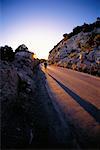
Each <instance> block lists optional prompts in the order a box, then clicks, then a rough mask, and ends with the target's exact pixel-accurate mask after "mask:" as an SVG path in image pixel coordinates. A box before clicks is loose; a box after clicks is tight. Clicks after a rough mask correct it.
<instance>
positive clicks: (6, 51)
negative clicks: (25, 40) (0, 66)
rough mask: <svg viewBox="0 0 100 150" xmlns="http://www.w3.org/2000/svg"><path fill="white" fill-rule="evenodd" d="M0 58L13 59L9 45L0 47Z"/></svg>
mask: <svg viewBox="0 0 100 150" xmlns="http://www.w3.org/2000/svg"><path fill="white" fill-rule="evenodd" d="M0 58H1V60H6V61H13V60H14V52H13V50H12V48H11V47H9V46H7V45H6V46H4V47H0Z"/></svg>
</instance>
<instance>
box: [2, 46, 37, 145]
mask: <svg viewBox="0 0 100 150" xmlns="http://www.w3.org/2000/svg"><path fill="white" fill-rule="evenodd" d="M7 48H8V47H7ZM5 49H6V47H4V48H3V47H2V48H0V52H1V54H2V52H3V51H5ZM8 49H9V48H8ZM11 53H13V52H12V51H11ZM8 54H10V53H8V51H6V53H3V54H2V57H1V59H0V67H1V69H0V70H1V71H0V102H1V123H2V124H1V140H2V141H1V145H2V148H14V147H15V148H18V147H20V148H21V147H25V146H27V145H28V144H31V142H32V140H33V137H34V131H33V130H34V125H33V124H34V122H35V120H34V117H33V112H34V111H33V110H34V109H35V106H34V102H35V99H36V83H35V70H36V68H37V66H38V63H39V61H38V60H35V59H34V58H33V54H32V53H31V52H29V51H24V50H23V51H22V49H21V51H20V50H19V51H18V52H16V53H15V54H14V55H13V59H11V57H8V56H10V55H8ZM5 56H6V57H5Z"/></svg>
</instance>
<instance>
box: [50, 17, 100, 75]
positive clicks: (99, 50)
mask: <svg viewBox="0 0 100 150" xmlns="http://www.w3.org/2000/svg"><path fill="white" fill-rule="evenodd" d="M63 36H64V38H63V39H62V40H61V41H60V42H59V43H58V44H57V45H56V46H54V48H53V49H52V50H51V51H50V52H49V57H48V62H49V64H54V65H57V66H61V67H66V68H69V69H73V70H76V71H82V72H86V73H89V74H93V75H97V76H100V18H97V21H96V22H94V23H93V24H86V23H84V25H82V26H77V27H76V28H74V29H73V32H71V33H69V34H64V35H63Z"/></svg>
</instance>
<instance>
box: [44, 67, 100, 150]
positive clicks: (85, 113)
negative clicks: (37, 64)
mask: <svg viewBox="0 0 100 150" xmlns="http://www.w3.org/2000/svg"><path fill="white" fill-rule="evenodd" d="M43 71H44V72H45V75H46V88H47V90H48V93H49V96H50V98H51V100H52V103H53V106H54V107H55V109H56V110H57V111H58V112H59V113H60V115H61V116H62V117H63V118H64V120H65V121H67V122H69V126H70V130H71V131H72V133H73V135H74V137H75V139H76V140H77V142H78V144H79V145H80V147H83V148H90V147H92V148H97V149H99V148H100V144H99V143H100V140H99V139H100V78H99V77H94V76H91V75H88V74H84V73H81V72H76V71H73V70H70V69H66V68H61V67H56V66H48V67H47V69H43ZM65 132H66V131H65Z"/></svg>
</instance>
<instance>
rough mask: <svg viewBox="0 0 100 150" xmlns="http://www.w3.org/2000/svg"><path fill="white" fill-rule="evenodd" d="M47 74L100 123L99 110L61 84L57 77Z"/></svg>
mask: <svg viewBox="0 0 100 150" xmlns="http://www.w3.org/2000/svg"><path fill="white" fill-rule="evenodd" d="M48 75H49V76H50V77H52V78H53V79H54V80H55V81H56V82H57V83H58V84H59V85H60V86H61V87H62V88H63V89H64V90H65V91H66V92H67V93H68V94H69V95H70V96H71V97H72V98H73V99H74V100H75V101H76V102H77V103H79V104H80V106H81V107H83V108H84V109H85V110H86V111H87V112H88V113H89V114H90V115H91V116H92V117H93V118H94V119H95V120H96V121H97V122H98V123H100V110H99V109H98V108H97V107H95V106H94V105H93V104H91V103H90V102H88V101H86V100H85V99H83V98H81V97H80V96H79V95H77V94H76V93H74V92H73V91H72V90H70V89H69V88H68V87H66V86H65V85H63V84H62V83H61V82H59V81H58V80H57V79H55V78H54V77H53V76H51V75H50V74H49V73H48Z"/></svg>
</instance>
